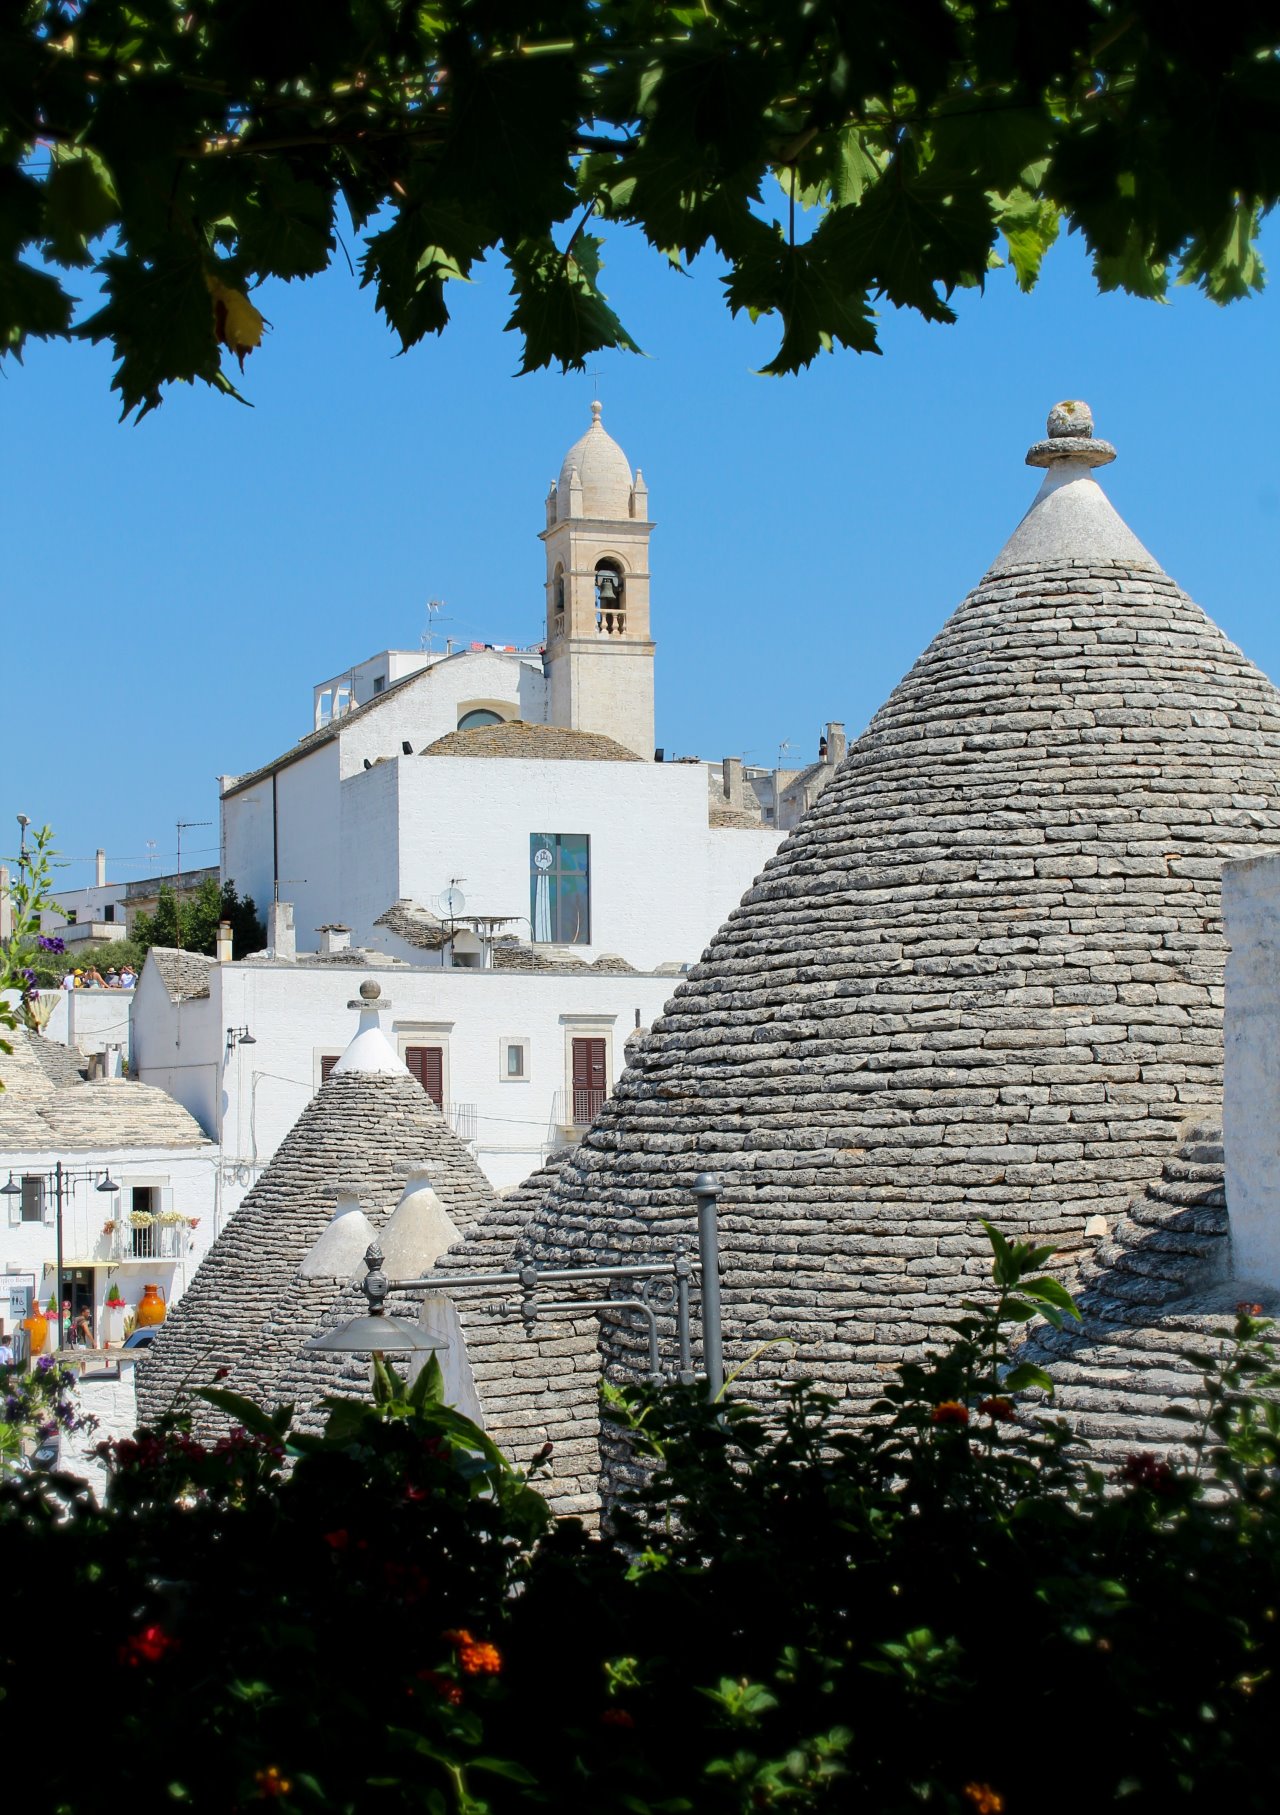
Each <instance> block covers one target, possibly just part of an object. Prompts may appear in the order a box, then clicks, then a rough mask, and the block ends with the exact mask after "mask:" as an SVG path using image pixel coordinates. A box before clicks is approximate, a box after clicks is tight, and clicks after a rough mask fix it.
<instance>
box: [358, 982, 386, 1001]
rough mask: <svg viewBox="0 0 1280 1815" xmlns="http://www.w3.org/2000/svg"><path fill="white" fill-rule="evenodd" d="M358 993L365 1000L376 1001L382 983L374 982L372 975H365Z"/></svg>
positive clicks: (380, 992) (380, 991)
mask: <svg viewBox="0 0 1280 1815" xmlns="http://www.w3.org/2000/svg"><path fill="white" fill-rule="evenodd" d="M360 994H361V995H362V996H363V998H364V1000H365V1001H366V1002H376V1001H377V1000H378V997H379V996H380V995H381V994H382V985H381V984H380V983H375V982H374V980H373V978H372V977H366V978H365V980H364V982H363V983H362V984H361V985H360Z"/></svg>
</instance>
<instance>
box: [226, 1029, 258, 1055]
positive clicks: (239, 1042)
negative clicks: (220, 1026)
mask: <svg viewBox="0 0 1280 1815" xmlns="http://www.w3.org/2000/svg"><path fill="white" fill-rule="evenodd" d="M257 1044H258V1042H257V1041H256V1040H255V1039H254V1037H253V1035H252V1034H251V1033H250V1032H249V1029H248V1028H247V1027H229V1028H228V1029H227V1051H228V1052H234V1051H235V1049H236V1047H237V1046H256V1045H257Z"/></svg>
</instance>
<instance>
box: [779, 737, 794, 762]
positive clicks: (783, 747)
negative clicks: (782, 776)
mask: <svg viewBox="0 0 1280 1815" xmlns="http://www.w3.org/2000/svg"><path fill="white" fill-rule="evenodd" d="M790 748H791V739H790V738H789V737H784V738H783V740H782V742H781V743H780V744H779V745H778V767H779V768H781V767H782V759H783V757H784V756H785V755H786V753H787V751H788V750H789V749H790Z"/></svg>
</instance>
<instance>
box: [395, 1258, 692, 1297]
mask: <svg viewBox="0 0 1280 1815" xmlns="http://www.w3.org/2000/svg"><path fill="white" fill-rule="evenodd" d="M675 1269H676V1263H675V1262H674V1261H670V1260H665V1261H653V1262H646V1264H645V1265H643V1266H636V1267H547V1268H545V1269H544V1268H541V1267H538V1268H534V1269H532V1270H533V1271H534V1272H536V1273H537V1276H538V1279H537V1283H538V1285H540V1286H541V1285H547V1284H548V1283H559V1281H561V1280H565V1279H670V1278H672V1277H673V1276H674V1274H675ZM391 1283H392V1284H393V1285H394V1286H396V1287H397V1288H398V1289H399V1290H402V1291H408V1290H410V1289H414V1290H416V1289H417V1288H419V1287H422V1288H423V1289H425V1288H426V1287H428V1286H431V1287H436V1288H443V1287H446V1286H447V1287H462V1286H518V1285H520V1284H522V1283H523V1282H522V1276H521V1274H519V1273H427V1274H424V1275H423V1277H422V1278H421V1279H396V1280H393V1281H392V1282H391Z"/></svg>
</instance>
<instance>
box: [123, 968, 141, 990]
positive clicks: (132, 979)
mask: <svg viewBox="0 0 1280 1815" xmlns="http://www.w3.org/2000/svg"><path fill="white" fill-rule="evenodd" d="M137 981H138V979H137V977H136V975H135V974H134V969H133V966H132V965H131V964H126V965H124V966H123V967H122V969H121V971H120V987H121V989H132V988H133V986H134V984H135V983H136V982H137Z"/></svg>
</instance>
